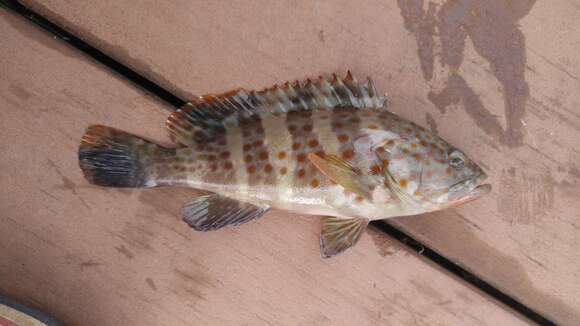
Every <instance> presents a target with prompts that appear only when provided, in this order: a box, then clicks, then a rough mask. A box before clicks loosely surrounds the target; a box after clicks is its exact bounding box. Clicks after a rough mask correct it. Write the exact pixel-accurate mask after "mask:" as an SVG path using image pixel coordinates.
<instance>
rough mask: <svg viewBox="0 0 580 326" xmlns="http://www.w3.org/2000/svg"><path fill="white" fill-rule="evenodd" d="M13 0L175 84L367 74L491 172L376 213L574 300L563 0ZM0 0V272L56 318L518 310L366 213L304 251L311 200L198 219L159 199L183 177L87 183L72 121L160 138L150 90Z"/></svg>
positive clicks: (552, 309) (408, 318)
mask: <svg viewBox="0 0 580 326" xmlns="http://www.w3.org/2000/svg"><path fill="white" fill-rule="evenodd" d="M23 2H24V3H26V4H28V5H30V6H31V7H32V8H34V9H36V10H38V11H39V12H41V13H42V14H44V15H45V16H46V17H48V18H50V19H52V20H54V21H55V22H58V23H59V24H61V25H62V26H65V27H66V28H67V29H69V30H71V31H72V32H74V33H75V34H77V35H79V36H81V37H83V38H84V39H86V40H87V41H89V42H90V43H91V44H93V45H95V46H97V47H99V48H101V49H104V50H106V51H107V52H108V53H110V54H113V55H114V56H116V57H117V58H118V59H119V60H120V61H122V62H125V63H128V64H130V65H131V66H132V67H133V68H135V69H137V70H138V71H140V72H142V73H144V74H145V75H147V76H148V77H150V78H152V79H153V80H155V81H156V82H158V83H160V84H161V85H163V86H165V87H167V88H169V89H171V90H172V91H173V92H175V93H176V94H179V95H181V96H184V97H191V96H192V94H193V93H195V94H203V93H211V92H220V91H225V90H228V89H231V88H235V87H240V86H243V87H247V88H252V87H264V86H269V85H271V84H274V83H277V82H283V81H285V80H287V79H301V78H304V77H307V76H316V75H318V74H321V73H326V72H333V71H338V72H340V71H344V70H345V69H346V68H350V69H351V70H352V71H353V72H354V73H355V74H356V75H359V76H365V75H371V76H372V77H373V78H374V80H375V82H376V84H377V87H378V89H379V90H384V91H387V92H388V93H389V94H390V96H391V99H392V109H393V111H395V112H397V113H399V114H401V115H402V116H405V117H407V118H409V119H411V120H413V121H416V122H418V123H420V124H423V125H426V126H428V127H430V128H432V129H434V130H437V131H438V132H439V134H441V135H442V136H443V137H444V138H445V139H447V140H449V141H450V142H452V143H453V144H455V145H457V146H458V147H460V148H462V149H465V150H466V151H467V152H468V154H469V155H470V156H472V157H474V158H476V159H477V160H479V161H480V162H482V164H483V165H484V167H485V168H486V170H487V172H488V174H489V175H490V177H491V178H490V179H491V182H492V183H493V185H494V191H493V193H492V194H491V195H490V196H487V197H486V198H484V199H482V200H480V201H476V202H474V203H471V204H469V205H466V206H464V207H461V208H459V209H455V210H448V211H444V212H440V213H437V214H429V215H425V216H418V217H411V218H400V219H394V222H395V223H396V224H397V225H398V226H400V227H401V228H403V229H404V230H406V231H407V232H409V233H410V234H412V235H414V236H416V237H417V238H419V239H420V240H421V241H424V242H425V243H426V244H428V245H430V246H432V247H433V248H434V249H436V250H437V251H439V252H440V253H442V254H443V255H445V256H447V257H451V258H452V259H453V260H454V261H456V262H457V263H458V264H461V265H462V266H464V267H466V268H468V269H469V270H471V271H473V272H474V273H476V274H477V275H479V276H480V277H481V278H483V279H485V280H487V281H489V282H491V283H492V284H493V285H495V286H497V287H498V288H500V289H501V290H503V291H505V292H507V293H509V294H511V295H513V296H514V297H516V298H517V299H518V300H520V301H521V302H523V303H524V304H526V305H528V306H530V307H531V308H533V309H536V310H538V311H539V312H541V313H542V314H544V315H545V316H547V317H549V318H550V319H552V320H554V321H556V322H557V323H559V324H565V325H574V324H576V323H577V321H578V320H580V298H579V296H578V293H580V254H578V248H580V202H579V201H578V200H576V198H577V197H578V191H579V190H580V166H579V164H578V162H579V161H580V151H579V150H578V146H577V139H579V137H580V112H579V111H578V106H579V104H580V95H579V93H578V89H579V86H580V62H579V61H578V60H576V57H577V53H579V52H580V42H578V39H579V35H578V34H579V33H578V30H580V9H579V8H580V3H578V1H569V0H554V1H551V2H549V3H547V2H537V3H536V2H535V1H533V0H526V1H524V0H521V1H515V0H514V1H511V2H509V3H510V4H511V5H510V6H504V7H502V6H501V5H500V3H504V2H502V1H487V2H485V6H484V5H482V4H479V3H480V2H475V3H476V4H473V3H474V2H471V1H459V0H458V1H449V2H447V1H435V2H431V3H432V4H430V5H427V4H426V5H424V6H423V7H422V8H420V7H413V6H410V5H409V4H410V3H411V2H414V1H404V0H400V1H397V2H396V1H379V0H365V1H361V2H359V3H360V4H359V5H357V6H356V7H352V6H351V5H350V3H351V2H347V1H340V2H337V1H324V2H307V1H304V2H302V1H300V2H275V3H273V2H267V1H253V2H252V3H251V4H250V3H248V2H228V3H227V4H226V3H221V2H207V1H193V2H192V1H183V0H182V1H173V2H170V3H163V4H161V3H160V2H155V1H152V2H139V3H138V4H137V3H135V2H129V1H125V2H118V1H111V0H103V1H98V2H96V1H84V0H83V1H81V0H79V1H74V2H68V1H62V0H44V1H36V0H27V1H23ZM417 2H419V1H417ZM482 3H483V2H482ZM0 15H1V16H0V17H1V19H0V30H2V35H3V41H2V43H0V67H2V79H0V106H1V110H0V121H1V122H0V137H2V140H3V141H2V142H0V152H1V153H4V155H2V156H1V158H0V167H1V168H2V171H3V172H2V174H1V175H0V181H1V185H2V187H1V188H0V189H1V190H0V208H2V213H0V221H1V223H2V225H3V227H2V228H1V229H0V250H1V251H2V253H3V254H4V255H3V257H5V259H3V260H1V261H0V275H2V277H1V278H0V292H1V293H6V294H10V295H13V296H15V297H17V298H18V299H21V300H23V301H25V302H28V303H32V304H34V305H36V306H38V307H41V308H43V309H46V310H48V311H50V312H53V313H54V314H55V315H56V316H57V317H59V318H61V319H63V320H65V321H66V322H68V323H70V324H71V325H189V324H206V325H208V324H224V325H228V324H232V325H233V324H248V325H256V324H276V325H278V324H285V325H324V324H327V325H337V324H344V325H352V324H357V325H358V324H360V325H375V324H387V325H391V324H392V325H409V324H414V323H415V324H428V325H437V324H441V325H470V324H483V325H516V324H524V323H525V321H523V320H521V319H520V317H519V316H517V315H515V314H513V313H512V312H510V311H508V310H506V309H505V308H504V307H503V306H501V305H498V304H496V303H495V302H493V301H491V300H490V299H488V298H487V297H486V296H484V295H482V294H480V293H479V292H478V291H476V290H474V289H472V288H470V287H469V286H467V285H465V284H464V283H463V282H462V281H461V280H457V279H455V278H453V277H450V276H448V275H447V274H446V273H445V272H443V271H441V270H440V269H438V268H435V267H433V266H431V265H430V264H429V263H426V262H425V261H424V260H423V259H421V258H420V257H416V256H415V255H414V254H413V253H410V252H408V251H407V250H405V249H404V248H401V247H400V246H399V245H398V244H396V243H393V242H392V241H391V240H389V239H388V238H386V237H385V236H384V235H382V234H379V233H378V232H376V231H372V230H371V231H369V233H368V234H367V235H366V236H365V237H364V238H363V239H362V241H361V243H360V244H359V245H358V246H357V247H356V248H355V249H354V250H352V251H351V252H349V253H348V254H345V255H343V256H341V257H338V259H333V260H328V261H327V260H325V261H323V260H321V259H320V257H319V255H318V240H317V239H318V233H319V222H318V221H316V220H314V219H308V218H306V217H301V216H294V215H290V214H285V213H280V212H273V213H269V214H268V217H267V218H265V219H262V220H260V221H257V222H253V223H251V224H250V225H247V226H244V227H240V228H235V229H232V228H230V229H226V230H221V231H219V232H215V233H211V234H210V233H208V234H198V233H193V232H191V231H190V230H189V228H188V227H187V226H185V225H184V223H182V222H181V221H180V217H179V209H180V207H181V205H182V203H183V202H185V201H186V200H188V199H189V198H190V197H191V196H193V195H194V193H193V192H191V191H189V190H185V189H154V190H143V191H120V190H110V189H101V188H95V187H91V186H89V185H88V184H87V183H86V182H85V181H84V180H83V178H82V176H81V173H80V171H79V169H78V167H77V162H76V149H77V145H78V140H79V138H80V136H81V135H82V132H83V129H84V128H85V126H86V125H88V124H90V123H103V124H108V125H112V126H115V127H118V128H121V129H125V130H128V131H132V132H135V133H138V134H141V135H144V136H147V137H150V138H153V139H161V140H165V141H167V136H166V134H165V130H164V128H163V122H164V120H165V117H166V115H167V111H166V110H165V109H166V107H164V105H163V104H162V103H159V102H158V101H156V100H155V99H154V98H151V97H149V96H147V95H145V94H143V93H142V92H140V91H139V90H137V89H135V88H134V87H133V86H132V85H130V84H128V83H127V82H125V81H123V80H122V79H121V78H118V77H116V76H113V75H112V74H111V73H109V72H108V71H107V70H106V69H104V68H103V67H101V66H99V65H98V64H95V63H93V62H92V61H91V60H89V59H87V58H85V57H83V56H82V55H79V54H78V53H77V52H76V51H75V50H73V49H70V48H68V47H67V46H65V45H63V44H61V43H59V42H57V41H54V40H52V39H51V38H50V37H49V36H47V35H45V34H44V33H42V32H39V31H38V30H36V29H35V28H33V27H31V26H30V25H29V24H28V23H26V22H24V21H22V20H21V19H20V18H18V17H15V16H13V15H11V14H8V13H6V12H4V11H0ZM452 18H453V19H452ZM454 24H456V25H454ZM458 26H459V27H458ZM462 37H464V39H463V38H462Z"/></svg>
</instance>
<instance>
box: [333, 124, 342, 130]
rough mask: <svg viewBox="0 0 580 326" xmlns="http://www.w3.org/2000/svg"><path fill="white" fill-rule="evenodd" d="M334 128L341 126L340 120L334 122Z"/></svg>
mask: <svg viewBox="0 0 580 326" xmlns="http://www.w3.org/2000/svg"><path fill="white" fill-rule="evenodd" d="M334 128H335V129H340V128H342V123H340V122H336V123H335V124H334Z"/></svg>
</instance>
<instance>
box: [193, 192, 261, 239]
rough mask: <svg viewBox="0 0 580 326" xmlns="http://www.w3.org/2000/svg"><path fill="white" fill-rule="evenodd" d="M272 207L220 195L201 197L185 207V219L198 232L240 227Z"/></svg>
mask: <svg viewBox="0 0 580 326" xmlns="http://www.w3.org/2000/svg"><path fill="white" fill-rule="evenodd" d="M269 209H270V206H268V205H253V204H249V203H244V202H240V201H237V200H235V199H231V198H228V197H225V196H221V195H218V194H211V195H206V196H201V197H197V198H195V199H193V200H192V201H190V202H189V203H187V204H185V206H184V207H183V219H184V220H185V222H187V224H189V226H191V227H192V228H194V229H195V230H197V231H212V230H217V229H220V228H222V227H224V226H226V225H240V224H243V223H246V222H249V221H251V220H253V219H256V218H259V217H261V216H262V215H264V214H265V213H266V212H267V211H268V210H269Z"/></svg>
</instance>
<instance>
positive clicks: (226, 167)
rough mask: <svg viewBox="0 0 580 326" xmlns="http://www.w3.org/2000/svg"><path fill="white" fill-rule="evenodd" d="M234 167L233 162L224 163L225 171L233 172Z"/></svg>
mask: <svg viewBox="0 0 580 326" xmlns="http://www.w3.org/2000/svg"><path fill="white" fill-rule="evenodd" d="M233 167H234V166H233V165H232V162H225V163H224V169H226V170H231V169H232V168H233Z"/></svg>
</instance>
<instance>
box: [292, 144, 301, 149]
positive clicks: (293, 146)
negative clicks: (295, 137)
mask: <svg viewBox="0 0 580 326" xmlns="http://www.w3.org/2000/svg"><path fill="white" fill-rule="evenodd" d="M299 148H300V143H294V144H292V149H293V150H298V149H299Z"/></svg>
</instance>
